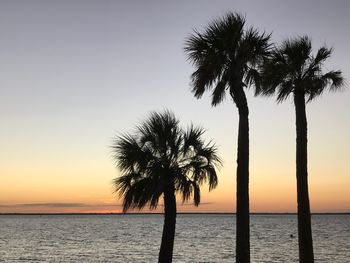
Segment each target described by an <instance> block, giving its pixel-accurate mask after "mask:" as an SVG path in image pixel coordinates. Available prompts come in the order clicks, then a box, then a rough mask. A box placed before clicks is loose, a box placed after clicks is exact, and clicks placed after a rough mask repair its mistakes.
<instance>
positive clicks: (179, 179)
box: [113, 111, 221, 263]
mask: <svg viewBox="0 0 350 263" xmlns="http://www.w3.org/2000/svg"><path fill="white" fill-rule="evenodd" d="M203 133H204V130H203V129H202V128H199V127H194V126H190V127H189V128H188V129H187V130H186V131H184V130H182V129H181V128H180V126H179V121H178V120H177V119H176V118H175V116H174V115H173V114H172V113H170V112H169V111H165V112H163V113H152V114H151V115H150V117H149V118H148V119H147V120H146V121H145V122H143V123H142V124H141V125H139V126H137V131H136V133H135V134H133V135H130V134H126V135H124V136H120V137H118V138H117V139H116V141H115V143H114V146H113V149H114V153H115V160H116V162H117V166H118V167H119V169H120V170H121V172H122V174H121V176H120V177H118V178H116V179H115V180H114V186H115V189H116V192H117V193H118V194H119V196H120V197H122V199H123V211H124V212H126V211H128V210H129V209H134V208H138V209H142V208H144V207H145V206H146V205H148V206H149V208H150V209H155V208H157V205H158V202H159V199H160V198H161V196H163V202H164V227H163V234H162V242H161V246H160V252H159V258H158V262H161V263H169V262H172V256H173V246H174V236H175V224H176V195H179V196H181V197H182V202H187V201H188V200H189V199H190V198H191V197H193V201H194V205H195V206H198V205H199V203H200V186H201V185H202V184H203V183H208V184H209V190H211V189H213V188H215V187H216V185H217V182H218V181H217V175H216V168H217V167H218V166H220V165H221V161H220V158H219V157H218V155H217V148H216V146H215V145H214V144H213V143H205V142H204V141H203V138H202V137H203Z"/></svg>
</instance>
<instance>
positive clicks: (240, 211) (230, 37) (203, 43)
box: [185, 13, 270, 263]
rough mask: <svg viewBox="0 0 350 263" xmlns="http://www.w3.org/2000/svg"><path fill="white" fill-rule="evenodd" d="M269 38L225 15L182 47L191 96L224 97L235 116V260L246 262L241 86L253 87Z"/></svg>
mask: <svg viewBox="0 0 350 263" xmlns="http://www.w3.org/2000/svg"><path fill="white" fill-rule="evenodd" d="M269 39H270V35H267V34H265V33H262V34H260V33H259V32H258V31H257V30H256V29H254V28H248V29H245V19H244V17H242V16H241V15H239V14H236V13H228V14H227V15H226V16H225V17H223V18H221V19H217V20H214V21H213V22H212V23H210V24H209V25H208V27H207V28H206V30H205V31H204V32H203V33H199V32H198V31H195V32H194V33H193V34H192V35H191V36H190V37H189V38H188V39H187V41H186V43H185V52H186V54H187V55H188V58H189V60H190V61H191V62H192V63H193V65H194V67H195V71H194V73H193V74H192V76H191V78H192V85H193V89H192V92H193V93H194V95H195V97H196V98H200V97H202V95H203V93H204V92H205V91H207V90H209V89H212V106H216V105H217V104H219V103H220V102H222V101H223V100H224V98H225V95H226V93H227V92H228V94H229V95H230V96H231V97H232V99H233V101H234V103H235V105H236V107H237V109H238V113H239V128H238V149H237V206H236V213H237V216H236V217H237V225H236V261H237V262H240V263H246V262H250V243H249V123H248V114H249V110H248V105H247V99H246V95H245V91H244V88H245V87H249V86H251V85H253V84H254V83H255V80H256V78H257V77H258V70H257V66H258V65H259V63H260V62H261V61H262V60H263V58H264V57H265V56H266V55H267V54H268V51H269V48H270V44H269Z"/></svg>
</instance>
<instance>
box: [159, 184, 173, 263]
mask: <svg viewBox="0 0 350 263" xmlns="http://www.w3.org/2000/svg"><path fill="white" fill-rule="evenodd" d="M175 225H176V198H175V193H174V190H170V191H167V192H165V193H164V226H163V234H162V243H161V245H160V251H159V257H158V263H171V262H172V258H173V248H174V238H175Z"/></svg>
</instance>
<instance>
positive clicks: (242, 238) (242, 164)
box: [233, 88, 250, 263]
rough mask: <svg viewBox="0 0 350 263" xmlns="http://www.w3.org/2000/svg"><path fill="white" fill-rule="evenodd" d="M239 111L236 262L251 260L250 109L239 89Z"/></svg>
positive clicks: (235, 100) (237, 94) (236, 95)
mask: <svg viewBox="0 0 350 263" xmlns="http://www.w3.org/2000/svg"><path fill="white" fill-rule="evenodd" d="M233 98H234V102H235V103H236V106H237V108H238V113H239V128H238V149H237V205H236V207H237V208H236V220H237V221H236V262H237V263H249V262H250V242H249V120H248V115H249V110H248V104H247V98H246V96H245V93H244V91H243V88H242V89H241V90H238V91H237V93H236V94H234V96H233Z"/></svg>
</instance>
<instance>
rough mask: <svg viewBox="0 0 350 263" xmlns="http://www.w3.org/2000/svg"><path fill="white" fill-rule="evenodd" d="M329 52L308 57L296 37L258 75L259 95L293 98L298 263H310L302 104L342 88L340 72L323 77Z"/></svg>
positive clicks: (307, 46) (306, 44) (307, 47)
mask: <svg viewBox="0 0 350 263" xmlns="http://www.w3.org/2000/svg"><path fill="white" fill-rule="evenodd" d="M331 54H332V49H328V48H326V47H321V48H320V49H319V50H318V51H317V53H316V55H315V56H314V55H312V46H311V40H310V39H309V38H308V37H300V38H296V39H292V40H287V41H284V42H283V43H282V44H281V46H280V47H277V48H276V49H274V50H273V52H272V53H271V56H270V57H269V59H267V60H266V63H265V65H264V69H263V72H262V85H261V89H260V90H259V92H260V93H261V94H263V95H271V94H274V93H275V92H276V93H277V101H278V102H282V101H284V100H285V99H287V98H288V96H289V95H293V98H294V106H295V116H296V145H297V146H296V179H297V202H298V237H299V261H300V262H302V263H311V262H314V255H313V245H312V232H311V215H310V204H309V192H308V178H307V177H308V172H307V119H306V110H305V104H306V103H307V102H310V101H312V100H313V99H314V98H316V97H317V96H319V95H321V94H322V93H323V92H324V91H325V90H326V89H329V90H330V91H337V90H339V89H340V88H341V87H343V77H342V74H341V72H340V71H329V72H327V73H323V70H322V67H323V63H324V62H325V60H326V59H327V58H329V57H330V55H331Z"/></svg>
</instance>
